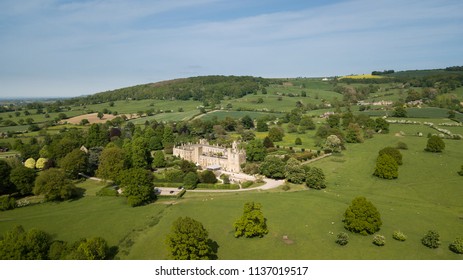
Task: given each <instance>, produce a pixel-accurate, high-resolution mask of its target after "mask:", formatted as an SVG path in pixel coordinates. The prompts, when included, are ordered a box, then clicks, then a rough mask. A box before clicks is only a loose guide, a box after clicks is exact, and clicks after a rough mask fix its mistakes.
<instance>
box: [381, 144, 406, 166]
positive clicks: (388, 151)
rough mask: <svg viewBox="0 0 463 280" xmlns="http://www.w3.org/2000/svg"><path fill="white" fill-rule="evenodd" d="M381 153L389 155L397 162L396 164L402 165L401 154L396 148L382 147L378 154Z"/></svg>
mask: <svg viewBox="0 0 463 280" xmlns="http://www.w3.org/2000/svg"><path fill="white" fill-rule="evenodd" d="M382 154H388V155H390V156H391V157H392V158H393V159H394V160H395V161H396V162H397V164H398V165H402V154H401V153H400V151H399V150H398V149H397V148H393V147H386V148H383V149H381V150H380V151H379V152H378V155H379V156H380V155H382Z"/></svg>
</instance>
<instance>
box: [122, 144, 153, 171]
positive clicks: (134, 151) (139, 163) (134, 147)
mask: <svg viewBox="0 0 463 280" xmlns="http://www.w3.org/2000/svg"><path fill="white" fill-rule="evenodd" d="M124 148H127V149H129V155H130V160H131V163H132V166H133V167H140V168H147V167H148V166H149V165H150V163H151V153H150V151H149V149H148V139H146V138H144V137H142V136H138V137H136V138H135V139H133V140H132V141H131V142H128V143H127V145H124Z"/></svg>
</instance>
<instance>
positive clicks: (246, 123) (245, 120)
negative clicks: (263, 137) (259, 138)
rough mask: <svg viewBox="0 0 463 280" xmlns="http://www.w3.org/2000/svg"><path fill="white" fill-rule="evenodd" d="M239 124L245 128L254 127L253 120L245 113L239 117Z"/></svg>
mask: <svg viewBox="0 0 463 280" xmlns="http://www.w3.org/2000/svg"><path fill="white" fill-rule="evenodd" d="M241 124H242V125H243V127H244V128H246V129H251V128H254V121H253V120H252V119H251V117H250V116H249V115H245V116H244V117H242V118H241Z"/></svg>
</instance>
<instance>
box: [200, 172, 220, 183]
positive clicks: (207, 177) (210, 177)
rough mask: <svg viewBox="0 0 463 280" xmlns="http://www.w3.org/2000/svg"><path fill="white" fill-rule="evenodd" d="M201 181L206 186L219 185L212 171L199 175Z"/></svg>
mask: <svg viewBox="0 0 463 280" xmlns="http://www.w3.org/2000/svg"><path fill="white" fill-rule="evenodd" d="M199 181H200V182H201V183H204V184H215V183H217V177H215V174H214V172H212V171H211V170H204V171H203V172H201V173H200V174H199Z"/></svg>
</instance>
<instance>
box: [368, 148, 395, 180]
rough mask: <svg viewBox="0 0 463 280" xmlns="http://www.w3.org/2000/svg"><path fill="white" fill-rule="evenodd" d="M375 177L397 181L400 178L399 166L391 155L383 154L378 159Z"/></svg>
mask: <svg viewBox="0 0 463 280" xmlns="http://www.w3.org/2000/svg"><path fill="white" fill-rule="evenodd" d="M373 175H375V176H376V177H379V178H383V179H396V178H397V177H399V165H398V164H397V161H396V160H395V159H394V158H393V157H391V156H390V155H389V154H382V155H380V156H378V158H377V159H376V168H375V172H374V173H373Z"/></svg>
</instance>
